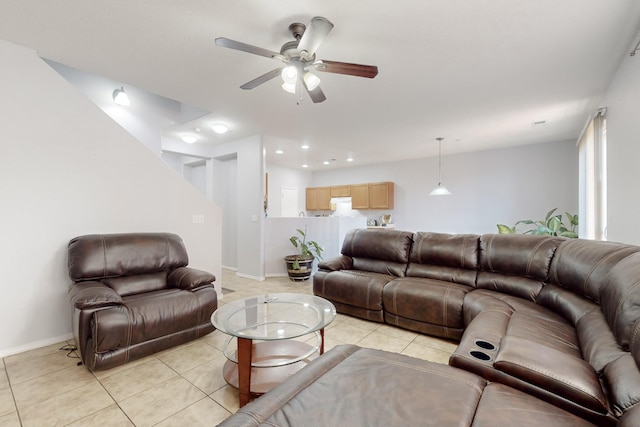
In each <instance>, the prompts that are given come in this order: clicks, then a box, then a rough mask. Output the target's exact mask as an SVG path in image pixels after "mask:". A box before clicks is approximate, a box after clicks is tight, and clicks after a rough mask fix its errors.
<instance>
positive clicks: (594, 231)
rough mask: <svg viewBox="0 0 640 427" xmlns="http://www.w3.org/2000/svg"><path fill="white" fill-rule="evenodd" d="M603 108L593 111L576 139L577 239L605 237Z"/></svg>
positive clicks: (605, 142)
mask: <svg viewBox="0 0 640 427" xmlns="http://www.w3.org/2000/svg"><path fill="white" fill-rule="evenodd" d="M606 112H607V110H606V108H601V109H600V110H598V111H597V113H596V115H595V117H594V118H593V119H592V120H591V121H590V122H589V124H588V125H587V127H586V128H585V130H584V131H583V132H582V135H580V138H579V139H578V153H579V174H580V177H579V180H578V182H579V183H578V185H579V207H578V214H579V218H580V225H579V226H578V234H579V235H580V237H581V238H585V239H595V240H607V122H606V118H605V115H606Z"/></svg>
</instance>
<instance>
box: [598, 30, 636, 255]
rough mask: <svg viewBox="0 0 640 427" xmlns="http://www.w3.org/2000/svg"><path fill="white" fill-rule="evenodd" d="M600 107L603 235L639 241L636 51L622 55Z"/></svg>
mask: <svg viewBox="0 0 640 427" xmlns="http://www.w3.org/2000/svg"><path fill="white" fill-rule="evenodd" d="M639 37H640V34H638V36H637V37H636V38H634V43H633V46H630V47H629V52H630V51H631V50H632V49H633V48H634V47H635V44H636V43H637V40H638V38H639ZM600 107H607V147H608V151H607V156H608V159H607V169H608V233H607V239H608V240H611V241H617V242H625V243H632V244H636V245H640V227H638V217H639V215H638V212H640V197H639V196H638V182H639V180H638V176H639V173H638V165H639V164H640V143H639V142H638V141H639V140H640V126H638V123H640V53H639V54H636V55H635V56H628V55H627V56H625V58H624V60H623V61H622V64H620V67H619V68H618V71H617V73H616V75H615V77H614V78H613V80H612V82H611V84H610V86H609V88H608V90H607V92H606V95H605V97H604V99H603V101H602V103H601V105H600Z"/></svg>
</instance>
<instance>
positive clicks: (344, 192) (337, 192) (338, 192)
mask: <svg viewBox="0 0 640 427" xmlns="http://www.w3.org/2000/svg"><path fill="white" fill-rule="evenodd" d="M350 195H351V186H350V185H337V186H335V187H331V197H349V196H350Z"/></svg>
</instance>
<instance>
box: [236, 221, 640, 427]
mask: <svg viewBox="0 0 640 427" xmlns="http://www.w3.org/2000/svg"><path fill="white" fill-rule="evenodd" d="M313 289H314V293H315V294H316V295H318V296H321V297H323V298H326V299H328V300H330V301H332V302H333V303H334V305H335V306H336V308H337V310H338V311H339V312H341V313H346V314H349V315H353V316H357V317H360V318H363V319H368V320H372V321H377V322H385V323H388V324H392V325H396V326H399V327H402V328H406V329H409V330H412V331H417V332H421V333H425V334H429V335H435V336H439V337H444V338H448V339H452V340H455V341H459V345H458V348H457V350H456V351H455V352H454V354H453V355H452V356H451V358H450V363H449V364H450V365H451V366H444V365H436V364H433V363H430V362H421V361H416V360H415V359H412V358H406V357H404V356H401V355H394V354H391V353H386V352H379V351H374V350H366V349H359V348H357V347H355V348H354V347H351V346H346V347H338V348H336V349H334V350H332V351H331V352H329V353H327V355H326V356H323V357H321V358H319V359H318V360H317V361H316V362H314V363H313V364H311V365H310V366H309V367H308V368H306V369H305V370H303V371H301V372H300V373H299V374H300V375H297V376H295V377H294V378H292V379H291V380H290V381H287V382H286V383H284V384H282V385H281V386H280V387H278V388H277V389H276V390H274V392H273V395H272V394H271V393H268V394H267V395H265V396H263V397H261V398H260V399H258V400H257V401H255V402H252V403H251V404H250V405H247V406H246V407H245V408H243V409H241V410H240V411H239V413H238V414H237V415H234V416H233V417H231V418H230V419H229V423H228V424H225V425H247V426H248V425H259V424H260V423H263V422H264V423H267V424H269V423H271V422H273V423H274V424H275V425H321V424H324V425H338V424H335V422H336V421H337V420H339V419H340V417H342V416H344V417H347V418H346V419H348V420H350V421H352V423H346V424H344V423H341V424H340V425H411V424H413V425H474V426H485V425H492V426H493V425H532V426H534V425H540V426H549V425H563V426H565V425H571V426H574V425H575V426H579V425H601V426H612V425H619V426H625V427H629V426H638V425H640V404H639V402H640V320H639V319H640V247H637V246H631V245H624V244H619V243H610V242H596V241H588V240H580V239H562V238H556V237H548V236H532V235H482V236H480V235H467V234H465V235H450V234H440V233H426V232H419V233H410V232H403V231H397V230H353V231H351V232H350V233H348V235H347V237H346V238H345V241H344V244H343V247H342V255H341V256H339V257H337V258H334V259H331V260H327V261H325V262H321V263H320V265H319V271H318V272H317V273H316V275H315V276H314V279H313ZM334 394H335V395H334ZM381 396H382V397H381ZM398 396H401V398H400V397H398ZM265 398H266V399H265ZM263 399H264V400H263ZM318 407H320V408H322V409H317V408H318ZM304 411H308V414H309V416H310V417H311V419H313V422H312V423H306V424H305V423H303V422H302V420H303V417H304V415H303V413H304ZM345 411H354V412H353V414H352V415H349V414H347V413H346V412H345ZM336 414H338V415H340V417H336V416H334V415H336ZM247 416H248V418H247ZM349 417H350V418H349ZM249 418H251V420H250V419H249ZM367 419H370V420H371V421H372V422H371V423H367V422H363V421H362V420H367ZM358 420H360V421H358ZM316 421H318V422H316ZM432 421H433V422H432ZM325 422H326V423H325Z"/></svg>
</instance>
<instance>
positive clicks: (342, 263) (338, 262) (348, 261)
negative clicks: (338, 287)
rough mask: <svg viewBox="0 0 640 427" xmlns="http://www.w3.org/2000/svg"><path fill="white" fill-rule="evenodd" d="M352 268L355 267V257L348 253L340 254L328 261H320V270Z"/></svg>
mask: <svg viewBox="0 0 640 427" xmlns="http://www.w3.org/2000/svg"><path fill="white" fill-rule="evenodd" d="M352 268H353V258H351V257H349V256H346V255H340V256H337V257H335V258H331V259H328V260H326V261H322V262H320V263H318V269H319V270H327V271H340V270H351V269H352Z"/></svg>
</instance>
